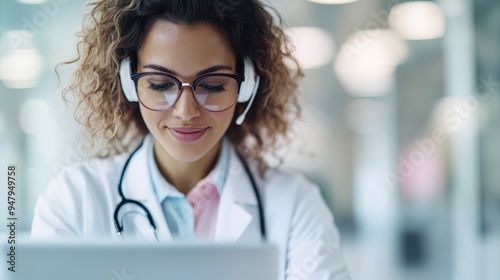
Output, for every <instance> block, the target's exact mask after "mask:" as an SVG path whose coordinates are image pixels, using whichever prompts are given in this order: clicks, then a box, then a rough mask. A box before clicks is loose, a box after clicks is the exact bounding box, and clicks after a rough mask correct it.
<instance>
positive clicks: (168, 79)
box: [131, 73, 244, 112]
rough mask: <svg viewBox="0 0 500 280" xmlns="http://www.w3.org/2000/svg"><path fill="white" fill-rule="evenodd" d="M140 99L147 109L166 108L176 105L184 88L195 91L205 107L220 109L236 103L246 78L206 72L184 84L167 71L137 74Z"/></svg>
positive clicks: (134, 79)
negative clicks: (166, 72)
mask: <svg viewBox="0 0 500 280" xmlns="http://www.w3.org/2000/svg"><path fill="white" fill-rule="evenodd" d="M131 78H132V80H133V81H134V84H135V88H136V91H137V96H138V97H139V101H140V102H141V103H142V105H144V106H145V107H146V108H148V109H150V110H154V111H163V110H167V109H169V108H171V107H172V106H174V104H175V102H177V100H178V99H179V97H180V95H181V91H182V88H183V87H186V86H189V87H191V88H192V90H193V95H194V97H195V99H196V102H198V104H199V105H200V106H201V107H202V108H203V109H205V110H207V111H211V112H220V111H224V110H226V109H228V108H229V107H231V106H233V104H234V103H235V102H236V99H237V98H238V92H239V89H240V85H241V83H242V82H243V81H244V78H243V77H240V76H237V75H232V74H207V75H203V76H200V77H198V78H197V79H196V80H194V81H193V82H192V83H183V82H181V81H179V79H177V78H176V77H174V76H172V75H169V74H165V73H137V74H134V75H131Z"/></svg>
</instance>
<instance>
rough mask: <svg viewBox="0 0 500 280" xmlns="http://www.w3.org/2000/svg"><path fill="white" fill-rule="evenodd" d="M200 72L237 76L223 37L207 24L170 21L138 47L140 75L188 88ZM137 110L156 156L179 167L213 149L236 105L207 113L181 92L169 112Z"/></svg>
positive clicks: (190, 95) (187, 92) (158, 24)
mask: <svg viewBox="0 0 500 280" xmlns="http://www.w3.org/2000/svg"><path fill="white" fill-rule="evenodd" d="M164 71H168V72H164ZM202 71H203V74H208V73H226V74H236V58H235V55H234V54H233V51H232V50H231V47H230V46H229V45H228V43H227V42H226V41H225V40H224V39H223V37H222V36H221V35H219V34H218V33H217V32H216V31H215V30H214V29H213V28H212V27H210V26H209V25H207V24H199V25H194V26H183V25H177V24H174V23H171V22H168V21H158V22H156V23H155V24H153V26H152V27H151V28H150V29H149V31H148V32H147V34H146V36H145V37H144V39H143V41H142V43H141V45H140V46H139V51H138V60H137V72H138V73H141V72H160V73H162V72H164V73H168V74H171V75H173V76H175V77H176V78H177V79H179V80H180V81H181V82H189V83H190V82H193V81H194V80H195V79H196V78H197V77H199V76H200V75H199V73H200V72H202ZM139 104H140V103H139ZM140 110H141V114H142V117H143V119H144V121H145V123H146V126H147V127H148V129H149V131H150V132H151V134H152V135H153V136H154V138H155V141H156V142H157V143H156V144H159V145H155V146H156V147H157V148H160V149H163V150H164V151H157V152H160V153H161V154H164V152H166V153H167V154H168V155H169V156H170V157H172V158H173V159H175V160H178V161H183V162H195V161H197V160H199V159H201V158H202V157H204V156H205V155H207V154H208V153H209V152H210V151H214V150H215V149H217V147H218V145H217V144H218V143H219V141H220V140H221V138H222V136H223V135H224V133H225V132H226V130H227V128H228V127H229V125H230V122H231V120H232V117H233V114H234V110H235V105H234V104H233V105H232V106H231V107H230V108H229V109H227V110H225V111H222V112H209V111H206V110H204V109H203V108H202V107H200V105H198V103H197V102H196V100H195V98H194V95H193V92H192V89H191V87H183V88H182V92H181V95H180V97H179V99H178V100H177V102H176V103H175V104H174V105H173V106H172V107H171V108H169V109H167V110H165V111H152V110H149V109H147V108H145V107H144V106H143V105H142V104H140Z"/></svg>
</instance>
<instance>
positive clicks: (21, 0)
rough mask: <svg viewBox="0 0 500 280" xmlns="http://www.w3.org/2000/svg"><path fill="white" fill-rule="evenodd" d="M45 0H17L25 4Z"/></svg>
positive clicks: (40, 2)
mask: <svg viewBox="0 0 500 280" xmlns="http://www.w3.org/2000/svg"><path fill="white" fill-rule="evenodd" d="M45 1H47V0H17V2H19V3H23V4H42V3H43V2H45Z"/></svg>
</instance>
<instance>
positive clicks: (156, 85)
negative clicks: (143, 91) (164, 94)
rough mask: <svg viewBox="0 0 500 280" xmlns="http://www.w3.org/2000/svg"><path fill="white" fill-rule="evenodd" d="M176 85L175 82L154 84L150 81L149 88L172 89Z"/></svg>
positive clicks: (156, 89)
mask: <svg viewBox="0 0 500 280" xmlns="http://www.w3.org/2000/svg"><path fill="white" fill-rule="evenodd" d="M173 86H174V84H173V83H164V84H153V83H150V84H149V87H148V89H151V90H154V91H165V90H169V89H172V87H173Z"/></svg>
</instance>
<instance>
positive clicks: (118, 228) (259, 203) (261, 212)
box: [113, 140, 266, 241]
mask: <svg viewBox="0 0 500 280" xmlns="http://www.w3.org/2000/svg"><path fill="white" fill-rule="evenodd" d="M143 143H144V140H143V141H142V142H141V143H140V144H139V146H138V147H137V148H136V149H135V150H134V151H133V152H132V153H131V154H130V156H129V157H128V158H127V160H126V161H125V164H124V165H123V169H122V173H121V175H120V181H119V182H118V194H119V195H120V197H121V201H120V203H118V205H117V206H116V208H115V212H114V215H113V220H114V224H115V229H116V233H117V234H118V236H119V237H120V238H121V239H122V240H123V223H122V224H120V221H119V219H118V212H120V209H121V208H122V207H123V206H125V205H126V204H134V205H136V206H138V207H139V208H141V209H142V210H143V211H144V213H146V218H147V219H148V221H149V224H150V225H151V227H152V228H153V233H154V236H155V239H156V241H159V239H158V234H157V231H156V223H155V221H154V219H153V216H152V215H151V212H149V210H148V208H147V207H146V206H144V204H142V203H141V202H139V201H137V200H133V199H128V198H126V197H125V195H124V194H123V190H122V182H123V177H124V175H125V171H126V170H127V167H128V164H129V163H130V160H131V159H132V157H133V156H134V154H135V153H136V152H137V151H138V150H139V149H140V148H141V147H142V144H143ZM236 154H237V155H238V158H239V159H240V161H241V163H242V164H243V167H244V169H245V171H246V173H247V175H248V178H249V179H250V182H251V183H252V188H253V191H254V193H255V197H256V198H257V208H258V210H259V221H260V234H261V237H262V240H265V239H266V223H265V219H264V210H263V209H262V201H261V198H260V193H259V190H258V189H257V184H256V183H255V180H254V177H253V176H252V173H251V172H250V169H249V168H248V165H247V163H246V161H245V160H244V159H243V157H242V156H241V155H240V153H238V152H236Z"/></svg>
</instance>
